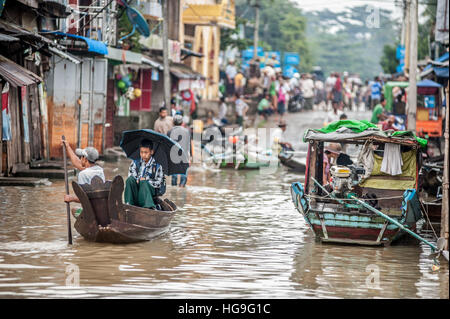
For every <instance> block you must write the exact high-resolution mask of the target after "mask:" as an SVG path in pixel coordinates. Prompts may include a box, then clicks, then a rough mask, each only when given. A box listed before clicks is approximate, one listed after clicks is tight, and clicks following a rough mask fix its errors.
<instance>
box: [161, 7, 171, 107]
mask: <svg viewBox="0 0 450 319" xmlns="http://www.w3.org/2000/svg"><path fill="white" fill-rule="evenodd" d="M169 1H170V0H164V1H163V28H162V42H163V66H164V103H165V107H167V108H169V107H170V69H169V21H168V20H169V9H168V8H169V6H168V2H169ZM169 114H170V112H169Z"/></svg>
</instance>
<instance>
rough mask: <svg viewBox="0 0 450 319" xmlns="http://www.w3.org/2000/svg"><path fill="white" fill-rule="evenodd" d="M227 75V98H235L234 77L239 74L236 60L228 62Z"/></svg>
mask: <svg viewBox="0 0 450 319" xmlns="http://www.w3.org/2000/svg"><path fill="white" fill-rule="evenodd" d="M225 74H226V76H227V83H226V92H227V96H233V94H234V92H235V91H234V86H235V83H234V77H235V76H236V74H237V69H236V66H235V65H234V60H230V61H228V65H227V67H226V69H225Z"/></svg>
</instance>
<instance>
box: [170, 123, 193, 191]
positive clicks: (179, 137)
mask: <svg viewBox="0 0 450 319" xmlns="http://www.w3.org/2000/svg"><path fill="white" fill-rule="evenodd" d="M182 124H183V117H182V116H181V115H178V114H177V115H175V116H174V117H173V125H174V126H173V128H172V129H171V130H170V131H169V132H168V133H167V135H168V136H169V137H170V138H171V139H172V140H174V141H176V142H177V143H178V144H180V146H181V148H182V149H183V151H184V152H186V154H187V156H188V158H189V159H190V158H191V154H192V149H193V142H192V139H191V132H190V131H189V130H188V129H187V128H185V127H183V126H182ZM175 156H176V155H175ZM178 176H179V177H180V184H179V186H180V187H185V186H186V182H187V170H186V174H174V175H172V186H177V184H178Z"/></svg>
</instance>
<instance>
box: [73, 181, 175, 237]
mask: <svg viewBox="0 0 450 319" xmlns="http://www.w3.org/2000/svg"><path fill="white" fill-rule="evenodd" d="M72 187H73V190H74V192H75V194H76V195H77V197H78V198H79V200H80V202H81V205H82V207H83V210H82V212H81V214H80V215H79V216H78V217H76V222H75V229H76V230H77V231H78V232H79V233H80V234H81V235H82V236H83V237H84V238H85V239H86V240H89V241H95V242H106V243H114V244H123V243H134V242H139V241H145V240H150V239H152V238H155V237H156V236H159V235H161V234H163V233H165V232H166V231H167V230H168V228H169V225H170V222H171V220H172V218H173V216H174V215H175V213H176V211H177V207H176V205H175V204H174V203H173V202H171V201H170V200H168V199H164V200H161V199H159V198H157V199H156V203H157V204H159V205H160V206H161V208H162V210H156V209H148V208H142V207H137V206H132V205H127V204H124V203H123V202H122V193H123V190H124V181H123V178H122V177H121V176H120V175H118V176H116V177H115V178H114V179H113V180H112V182H111V181H106V182H105V183H103V181H102V179H101V178H100V177H97V176H96V177H94V178H93V179H92V181H91V184H83V185H79V184H78V183H76V182H75V181H73V182H72Z"/></svg>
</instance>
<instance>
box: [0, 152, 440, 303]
mask: <svg viewBox="0 0 450 319" xmlns="http://www.w3.org/2000/svg"><path fill="white" fill-rule="evenodd" d="M128 164H129V162H128V161H126V160H123V161H119V162H118V163H107V164H105V174H106V177H107V178H108V179H111V178H112V177H113V176H114V175H116V174H119V173H120V174H122V176H125V174H126V171H127V167H128ZM301 179H302V176H299V175H295V174H292V173H289V172H287V171H286V170H285V169H284V168H281V167H280V168H279V169H278V170H277V172H276V173H275V174H270V175H268V174H260V172H259V171H258V170H255V171H235V170H233V169H231V170H212V169H204V168H202V167H193V168H191V169H190V175H189V179H188V186H187V187H186V188H184V189H183V188H176V187H171V186H168V190H167V193H166V196H167V197H169V198H171V199H172V201H174V202H175V203H176V204H177V205H178V206H179V211H178V213H177V215H176V216H175V217H174V219H173V221H172V223H171V226H170V229H169V231H168V232H167V233H166V234H164V235H162V236H160V237H158V238H156V239H154V240H152V241H149V242H143V243H137V244H128V245H112V244H99V243H91V242H88V241H85V240H84V239H83V237H81V236H80V235H79V234H78V233H77V232H76V230H75V229H73V235H74V241H73V246H69V245H68V244H67V229H66V206H65V204H64V202H63V201H62V198H63V194H64V182H63V181H56V180H53V181H52V182H53V183H52V185H50V186H39V187H35V188H29V187H0V298H53V297H57V298H448V297H449V293H448V290H449V281H448V280H449V271H448V264H446V263H445V262H444V261H443V260H441V268H440V269H439V270H438V271H433V270H432V269H431V266H432V259H430V258H429V254H430V249H429V248H428V247H427V246H426V245H419V244H417V243H415V244H411V243H408V244H405V243H403V244H397V245H393V246H390V247H362V246H343V245H333V244H320V243H317V242H315V240H314V237H313V236H312V233H311V231H310V230H309V229H308V226H307V224H306V222H305V221H304V220H303V218H302V216H301V215H300V214H299V213H298V212H297V211H296V210H295V208H294V205H293V204H292V202H291V199H290V192H289V187H290V184H291V183H292V182H294V181H298V180H301ZM167 181H168V184H170V179H168V180H167ZM72 223H73V220H72Z"/></svg>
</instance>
